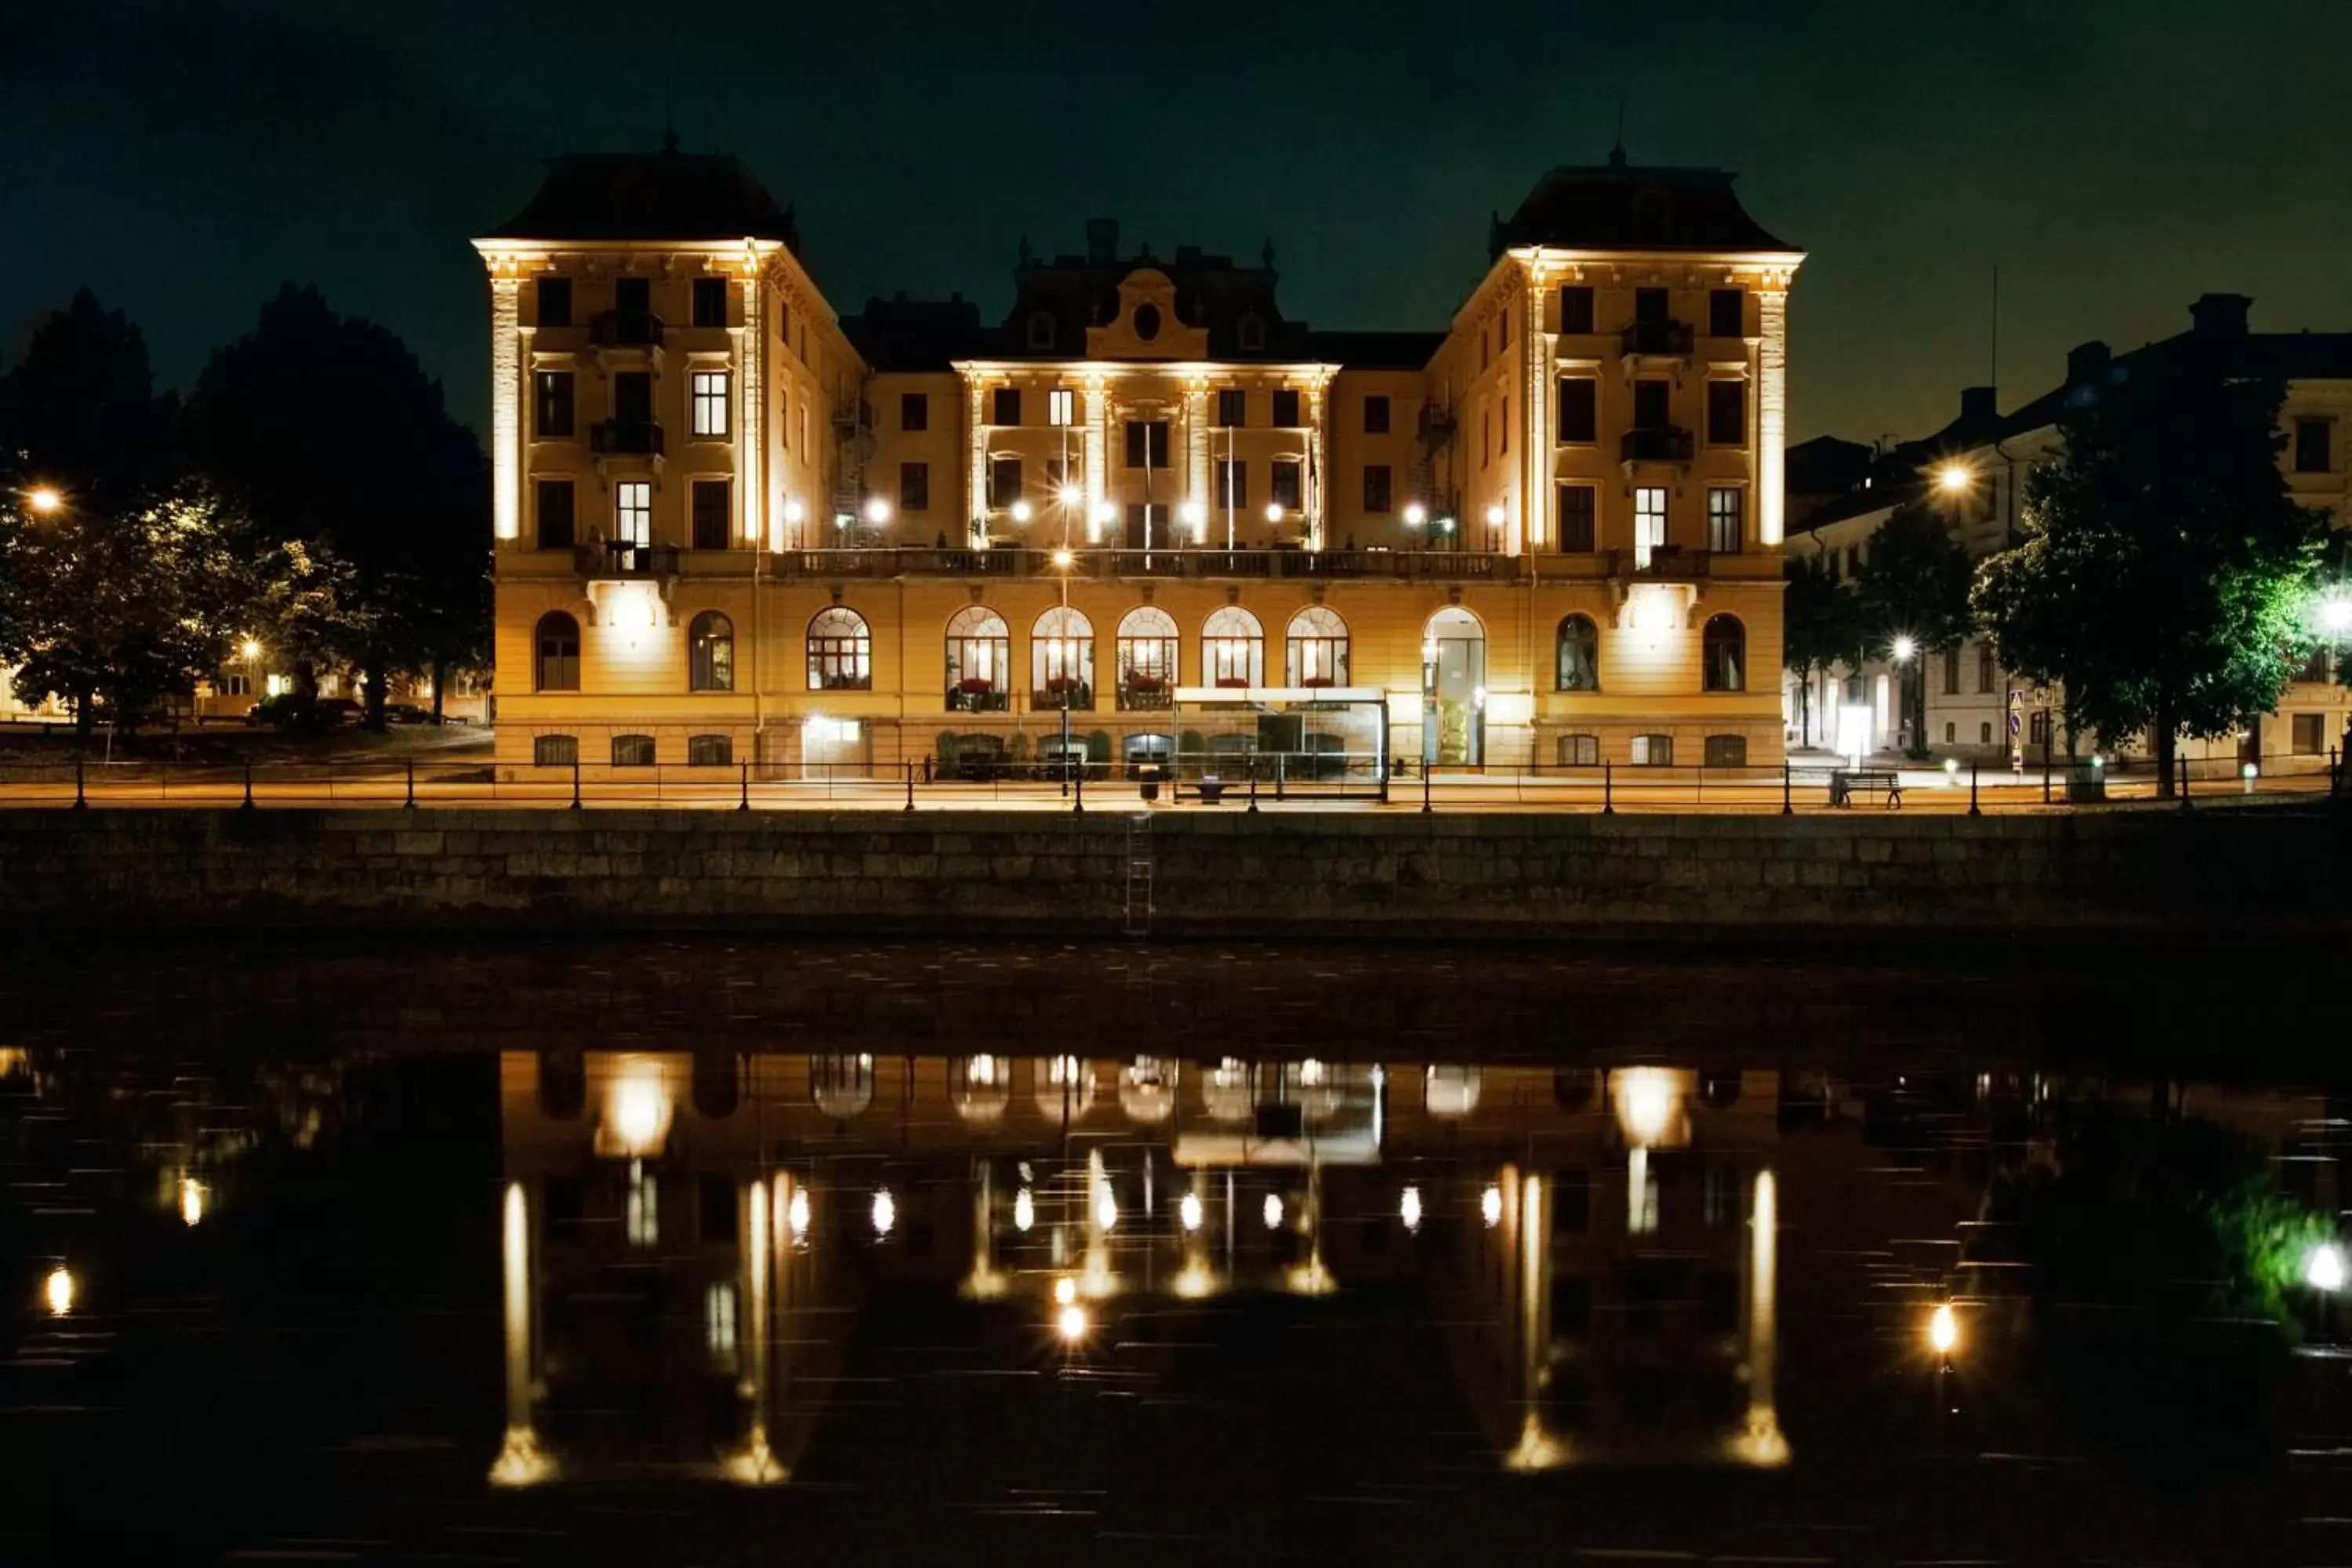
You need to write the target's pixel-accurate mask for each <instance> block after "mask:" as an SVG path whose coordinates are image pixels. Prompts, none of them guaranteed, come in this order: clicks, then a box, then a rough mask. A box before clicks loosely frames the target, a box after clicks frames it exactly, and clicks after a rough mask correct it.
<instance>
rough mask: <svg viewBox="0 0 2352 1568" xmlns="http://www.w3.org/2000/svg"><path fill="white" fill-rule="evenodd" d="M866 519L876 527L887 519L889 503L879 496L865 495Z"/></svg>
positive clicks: (888, 516)
mask: <svg viewBox="0 0 2352 1568" xmlns="http://www.w3.org/2000/svg"><path fill="white" fill-rule="evenodd" d="M866 521H868V522H870V523H873V524H875V525H876V526H877V527H878V526H880V525H881V524H883V523H886V522H887V521H890V503H889V502H888V501H887V500H883V499H882V498H881V497H880V496H869V497H867V498H866Z"/></svg>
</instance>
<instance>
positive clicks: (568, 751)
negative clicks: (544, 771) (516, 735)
mask: <svg viewBox="0 0 2352 1568" xmlns="http://www.w3.org/2000/svg"><path fill="white" fill-rule="evenodd" d="M579 761H580V737H579V736H577V735H541V736H539V737H537V738H536V739H534V740H533V741H532V742H531V743H530V763H531V766H533V767H535V768H568V767H573V766H576V765H577V764H578V763H579Z"/></svg>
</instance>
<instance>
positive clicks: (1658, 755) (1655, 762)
mask: <svg viewBox="0 0 2352 1568" xmlns="http://www.w3.org/2000/svg"><path fill="white" fill-rule="evenodd" d="M1633 765H1634V766H1635V767H1637V768H1670V767H1673V766H1674V765H1675V738H1674V737H1673V736H1672V735H1636V736H1634V737H1633Z"/></svg>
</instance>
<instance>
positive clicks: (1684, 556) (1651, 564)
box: [1601, 544, 1714, 583]
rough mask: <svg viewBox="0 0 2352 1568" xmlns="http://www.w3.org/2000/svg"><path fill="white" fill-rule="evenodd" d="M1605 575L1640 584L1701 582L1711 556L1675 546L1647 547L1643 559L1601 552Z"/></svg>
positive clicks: (1620, 552)
mask: <svg viewBox="0 0 2352 1568" xmlns="http://www.w3.org/2000/svg"><path fill="white" fill-rule="evenodd" d="M1601 555H1602V558H1603V559H1604V560H1605V562H1606V563H1607V571H1608V575H1610V576H1612V577H1626V578H1631V579H1633V580H1635V581H1638V582H1644V583H1703V582H1705V581H1706V579H1707V578H1708V576H1710V575H1711V573H1710V571H1709V566H1710V563H1712V562H1713V560H1714V557H1713V556H1712V555H1710V554H1709V553H1708V552H1706V551H1704V550H1685V549H1684V548H1683V547H1682V546H1681V545H1679V544H1657V545H1653V546H1651V548H1650V550H1649V552H1648V553H1647V555H1646V557H1644V555H1643V552H1639V551H1633V550H1605V551H1602V552H1601Z"/></svg>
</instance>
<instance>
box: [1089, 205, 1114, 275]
mask: <svg viewBox="0 0 2352 1568" xmlns="http://www.w3.org/2000/svg"><path fill="white" fill-rule="evenodd" d="M1087 260H1088V261H1089V262H1091V263H1093V264H1094V265H1095V266H1097V267H1108V266H1109V265H1110V264H1111V263H1112V262H1114V261H1117V260H1118V219H1117V218H1115V217H1090V218H1088V219H1087Z"/></svg>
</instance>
